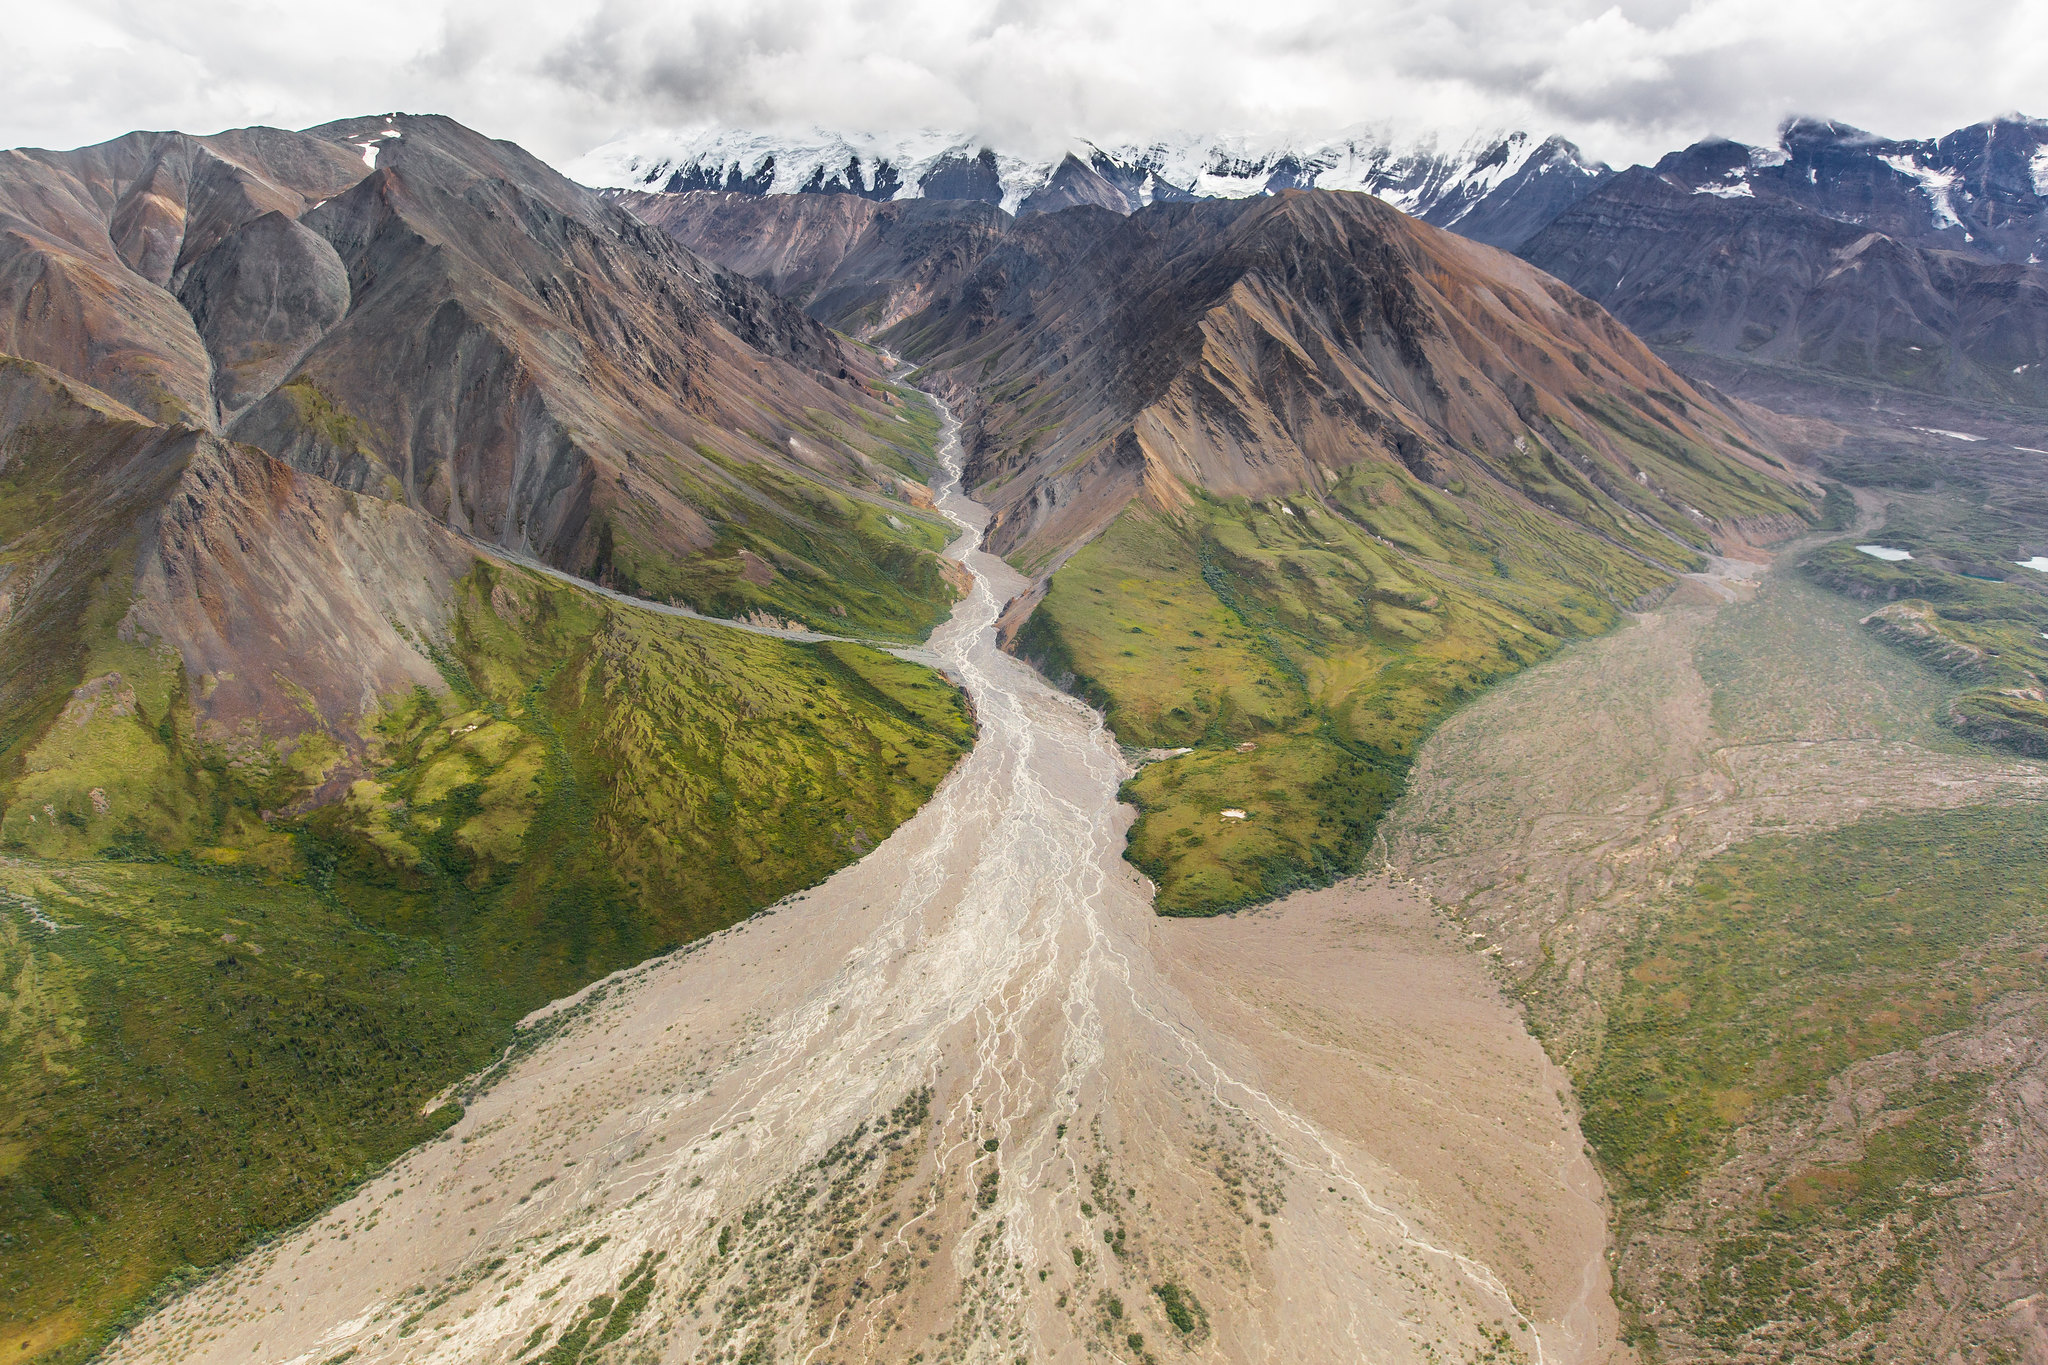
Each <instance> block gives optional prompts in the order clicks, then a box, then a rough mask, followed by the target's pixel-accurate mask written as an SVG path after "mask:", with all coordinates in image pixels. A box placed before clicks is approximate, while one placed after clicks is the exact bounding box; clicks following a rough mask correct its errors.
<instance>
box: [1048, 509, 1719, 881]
mask: <svg viewBox="0 0 2048 1365" xmlns="http://www.w3.org/2000/svg"><path fill="white" fill-rule="evenodd" d="M1480 501H1483V500H1480ZM1487 513H1488V515H1487V517H1486V520H1485V521H1484V523H1483V524H1482V523H1481V522H1480V521H1479V520H1478V519H1477V518H1476V516H1475V515H1474V514H1473V513H1472V512H1471V511H1469V510H1468V509H1467V508H1466V507H1465V506H1463V505H1461V504H1460V503H1459V502H1458V501H1457V500H1455V499H1453V498H1451V497H1448V496H1446V495H1444V494H1443V493H1441V492H1439V491H1438V490H1436V489H1433V488H1431V487H1429V486H1428V485H1427V484H1424V483H1421V482H1420V481H1418V480H1415V479H1413V478H1412V477H1410V476H1407V475H1406V474H1405V472H1404V473H1402V474H1398V475H1397V474H1393V473H1389V472H1387V471H1386V470H1385V469H1384V468H1375V469H1371V470H1366V469H1358V470H1354V471H1352V472H1351V473H1349V474H1348V475H1346V476H1345V478H1343V479H1342V480H1340V481H1339V482H1338V483H1337V485H1336V486H1335V487H1334V488H1333V489H1332V490H1331V492H1330V493H1329V494H1328V495H1327V496H1326V497H1324V498H1322V499H1310V498H1305V497H1296V498H1289V499H1272V500H1269V501H1265V502H1250V501H1247V500H1245V499H1233V500H1228V501H1225V500H1217V499H1210V498H1206V497H1202V496H1200V495H1197V496H1196V497H1195V499H1194V501H1193V502H1192V504H1191V505H1190V506H1189V507H1188V508H1186V509H1185V510H1184V511H1182V512H1180V513H1178V514H1174V515H1168V514H1163V513H1159V512H1156V511H1153V510H1151V509H1149V508H1147V507H1144V506H1142V505H1137V504H1134V505H1133V506H1132V507H1130V508H1128V509H1127V510H1126V511H1125V512H1124V513H1123V514H1122V515H1121V516H1120V517H1118V519H1117V520H1116V521H1115V522H1114V523H1112V524H1111V526H1110V527H1109V529H1108V530H1107V531H1105V532H1104V533H1103V534H1102V535H1101V536H1099V537H1097V538H1096V539H1095V540H1093V541H1091V542H1090V543H1089V544H1087V545H1085V546H1083V547H1082V548H1081V549H1080V550H1079V551H1077V552H1076V553H1075V554H1074V555H1073V556H1072V558H1070V559H1069V560H1068V561H1067V562H1066V564H1065V565H1064V566H1062V567H1061V569H1060V570H1059V571H1058V572H1057V573H1056V574H1055V575H1054V576H1053V579H1052V582H1051V584H1050V587H1049V588H1048V590H1047V593H1046V597H1045V600H1044V601H1043V602H1042V603H1041V604H1040V605H1039V607H1038V609H1037V610H1036V611H1035V612H1034V613H1033V615H1032V616H1031V618H1030V620H1029V621H1028V622H1027V623H1026V624H1025V627H1024V629H1023V631H1022V632H1021V633H1020V635H1019V640H1018V644H1019V648H1020V649H1021V650H1022V651H1023V652H1024V653H1025V654H1026V655H1027V656H1028V657H1030V658H1032V659H1033V660H1034V662H1036V663H1038V664H1039V666H1040V667H1041V668H1043V669H1044V670H1045V671H1046V672H1047V673H1048V674H1049V675H1050V676H1052V677H1053V678H1054V679H1056V680H1058V681H1061V682H1062V683H1064V684H1066V685H1068V686H1071V687H1073V688H1074V689H1075V690H1076V691H1078V692H1079V693H1081V695H1083V696H1085V697H1087V698H1088V699H1089V700H1090V701H1092V702H1093V703H1095V704H1096V705H1099V706H1101V707H1103V708H1104V710H1105V711H1106V713H1107V716H1108V720H1109V723H1110V725H1111V727H1112V728H1114V729H1115V731H1116V733H1117V737H1118V739H1119V740H1121V741H1122V742H1123V743H1124V744H1126V745H1128V746H1133V747H1138V748H1183V747H1185V748H1191V749H1193V750H1194V751H1195V752H1194V753H1193V754H1190V755H1188V756H1185V757H1180V758H1174V759H1171V760H1167V761H1163V762H1159V763H1155V764H1152V765H1150V766H1147V767H1146V768H1144V769H1143V770H1142V771H1141V772H1140V773H1139V775H1138V776H1137V777H1136V778H1135V779H1133V780H1132V781H1131V782H1130V783H1128V784H1127V785H1126V787H1125V796H1126V799H1128V800H1130V801H1132V802H1133V803H1134V804H1136V805H1137V806H1138V808H1139V811H1140V816H1139V819H1138V821H1137V823H1136V824H1135V825H1134V826H1133V828H1132V830H1131V835H1130V846H1129V856H1130V859H1131V861H1132V862H1133V863H1134V864H1136V865H1137V866H1138V867H1139V868H1141V869H1142V870H1143V871H1145V872H1146V873H1147V874H1148V875H1149V876H1151V877H1152V878H1153V880H1154V881H1155V882H1156V883H1157V884H1158V888H1159V892H1158V897H1157V900H1156V905H1157V907H1158V909H1159V910H1160V911H1161V912H1162V913H1166V914H1208V913H1214V912H1216V911H1220V910H1227V909H1230V908H1233V907H1235V906H1240V905H1245V904H1250V903H1254V902H1257V901H1260V900H1265V899H1269V898H1271V897H1273V896H1276V895H1279V894H1282V893H1283V892H1285V891H1288V890H1290V889H1293V888H1295V887H1299V886H1306V885H1320V884H1323V883H1327V882H1328V881H1330V880H1332V879H1333V878H1335V877H1338V876H1342V875H1344V874H1346V873H1349V872H1353V871H1355V870H1357V868H1358V866H1359V863H1360V860H1361V858H1362V857H1363V855H1364V851H1365V848H1366V846H1367V844H1368V842H1369V840H1370V837H1371V832H1372V829H1373V827H1374V824H1375V822H1376V821H1377V819H1378V817H1379V815H1380V813H1381V812H1382V811H1384V810H1385V809H1386V807H1387V805H1388V804H1389V803H1390V802H1391V801H1392V800H1393V799H1394V797H1395V796H1396V795H1398V793H1399V791H1400V786H1401V779H1402V776H1403V774H1404V773H1405V772H1406V771H1407V766H1408V764H1409V763H1410V762H1412V761H1413V758H1414V755H1415V752H1416V749H1417V748H1418V747H1419V746H1420V744H1421V743H1422V741H1423V739H1424V738H1425V737H1426V736H1427V735H1428V733H1429V731H1430V729H1431V728H1432V727H1433V726H1434V725H1435V724H1436V722H1437V721H1438V720H1439V719H1440V718H1441V717H1442V716H1443V715H1444V714H1445V713H1446V712H1447V711H1448V710H1449V709H1450V708H1451V707H1453V706H1456V705H1457V704H1459V703H1460V702H1462V701H1464V700H1466V699H1468V698H1470V697H1473V696H1475V695H1477V694H1478V693H1479V691H1480V690H1481V689H1483V688H1484V687H1486V686H1487V685H1488V684H1490V683H1492V682H1493V681H1495V680H1497V679H1499V678H1501V677H1504V676H1506V675H1508V674H1510V673H1513V672H1515V671H1516V670H1518V669H1520V668H1522V667H1523V666H1524V665H1526V664H1528V663H1530V662H1533V661H1535V660H1537V659H1541V658H1543V657H1545V656H1546V655H1548V654H1550V653H1551V652H1552V651H1554V650H1555V649H1556V648H1557V647H1558V646H1559V645H1560V644H1561V643H1562V642H1563V641H1565V640H1567V639H1570V638H1573V637H1575V636H1581V635H1587V634H1593V633H1596V632H1599V631H1602V630H1605V629H1607V628H1608V627H1610V626H1612V625H1613V624H1614V623H1615V622H1616V621H1618V620H1619V619H1620V617H1621V613H1622V610H1623V609H1624V608H1625V607H1626V606H1627V605H1628V604H1630V603H1632V602H1634V601H1635V600H1637V599H1639V598H1641V597H1643V596H1644V595H1646V594H1650V593H1653V592H1655V591H1656V590H1657V589H1659V588H1661V587H1662V586H1664V585H1665V584H1668V583H1669V582H1670V579H1669V577H1668V575H1666V574H1665V573H1664V572H1663V571H1662V570H1660V569H1658V568H1656V567H1654V566H1653V565H1651V564H1648V563H1646V562H1644V561H1643V560H1642V559H1639V558H1636V557H1634V556H1632V555H1630V554H1627V553H1625V552H1623V551H1622V550H1619V549H1615V548H1613V547H1612V546H1609V545H1607V544H1605V543H1603V542H1601V541H1598V540H1596V539H1593V538H1592V537H1589V536H1586V535H1584V534H1582V533H1580V532H1577V531H1574V530H1572V529H1571V528H1569V527H1567V526H1565V525H1563V524H1562V523H1559V522H1557V521H1555V520H1553V519H1551V518H1548V517H1545V516H1542V515H1541V514H1538V513H1535V512H1532V511H1530V510H1529V509H1528V508H1526V507H1525V506H1521V505H1517V504H1511V503H1507V502H1506V501H1504V500H1503V501H1502V502H1501V503H1500V505H1498V506H1489V507H1488V508H1487ZM1667 548H1668V549H1670V550H1671V551H1673V552H1674V557H1677V556H1681V555H1689V554H1690V551H1687V550H1685V548H1684V547H1682V546H1678V545H1675V544H1669V545H1667ZM1225 811H1243V812H1244V816H1243V818H1241V819H1240V818H1236V817H1233V816H1226V815H1224V814H1223V812H1225Z"/></svg>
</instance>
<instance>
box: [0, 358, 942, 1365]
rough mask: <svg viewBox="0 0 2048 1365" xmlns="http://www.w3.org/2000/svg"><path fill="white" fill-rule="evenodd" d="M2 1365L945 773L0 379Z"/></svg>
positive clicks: (890, 694) (130, 1306)
mask: <svg viewBox="0 0 2048 1365" xmlns="http://www.w3.org/2000/svg"><path fill="white" fill-rule="evenodd" d="M0 443H4V445H0V448H4V449H5V450H6V451H7V458H6V463H5V464H4V466H0V980H4V981H6V982H7V989H6V990H5V991H4V992H0V1354H4V1357H5V1358H6V1359H9V1360H22V1361H45V1360H55V1361H66V1360H81V1359H84V1358H85V1357H87V1356H88V1355H90V1354H91V1353H92V1351H93V1350H94V1349H95V1348H96V1346H97V1344H98V1343H99V1342H101V1341H102V1340H104V1338H105V1336H106V1334H107V1332H108V1330H109V1329H110V1328H111V1327H112V1326H113V1325H114V1324H115V1323H116V1322H117V1321H118V1320H119V1319H120V1318H121V1316H122V1315H123V1314H124V1313H127V1312H130V1311H133V1310H134V1309H135V1308H136V1306H137V1305H138V1304H139V1303H141V1302H142V1301H143V1299H144V1297H145V1296H147V1295H148V1294H149V1293H150V1291H151V1290H152V1288H153V1287H154V1286H158V1285H161V1284H164V1283H166V1280H167V1277H169V1278H170V1279H172V1280H175V1279H176V1278H177V1277H179V1276H182V1275H186V1274H190V1273H192V1268H195V1267H205V1266H208V1265H211V1264H214V1263H216V1262H218V1261H220V1260H221V1259H222V1258H224V1257H226V1256H228V1255H231V1254H233V1253H234V1252H235V1251H237V1250H238V1249H239V1248H241V1247H244V1246H246V1245H248V1244H249V1243H250V1242H251V1241H252V1240H254V1239H257V1238H260V1237H262V1236H263V1235H265V1234H266V1233H268V1232H271V1231H274V1230H276V1229H279V1228H282V1227H285V1226H288V1225H290V1224H292V1223H294V1222H296V1221H297V1220H299V1219H301V1218H304V1217H306V1216H308V1215H310V1214H312V1213H314V1212H315V1211H317V1210H319V1209H320V1208H322V1207H324V1206H325V1205H326V1204H327V1203H328V1202H329V1201H331V1200H332V1199H333V1197H334V1196H335V1195H336V1194H337V1193H339V1192H340V1191H342V1190H344V1189H345V1188H347V1187H348V1185H349V1184H350V1183H351V1182H353V1181H354V1180H356V1179H357V1178H359V1177H360V1176H361V1174H362V1173H363V1172H365V1171H366V1170H369V1169H372V1168H374V1167H376V1166H378V1165H380V1164H382V1163H383V1162H385V1161H388V1160H389V1159H390V1158H391V1157H393V1156H394V1155H396V1154H397V1153H398V1152H400V1151H401V1150H403V1149H404V1148H405V1147H406V1146H408V1145H409V1144H411V1143H414V1142H417V1141H419V1140H421V1139H422V1138H424V1137H427V1136H430V1135H431V1134H432V1133H434V1132H435V1131H437V1130H438V1129H439V1128H440V1127H441V1126H444V1125H445V1123H446V1122H447V1121H448V1119H449V1117H450V1116H451V1115H452V1113H453V1111H452V1110H451V1109H447V1108H445V1107H444V1108H442V1109H439V1110H436V1109H434V1108H433V1106H432V1104H431V1101H432V1099H433V1097H434V1096H435V1095H437V1094H438V1093H440V1092H441V1091H442V1090H443V1089H444V1088H445V1087H447V1086H448V1085H449V1084H450V1083H451V1082H453V1081H455V1080H457V1079H459V1078H460V1077H462V1076H463V1075H465V1074H467V1073H469V1072H471V1071H473V1070H475V1069H477V1068H478V1067H480V1066H482V1065H485V1064H486V1063H488V1061H489V1060H490V1059H491V1058H492V1057H494V1056H496V1055H497V1054H498V1053H499V1052H500V1051H501V1050H502V1049H503V1048H504V1047H505V1046H506V1045H507V1044H508V1043H510V1042H512V1041H513V1039H514V1037H515V1030H514V1025H515V1023H516V1021H517V1020H518V1019H519V1018H520V1017H521V1016H522V1015H524V1014H525V1013H527V1012H528V1011H530V1010H531V1009H532V1008H534V1007H535V1006H536V1005H539V1004H541V1003H543V1002H545V1001H547V1000H549V999H552V998H556V997H558V996H561V995H563V994H566V993H568V992H570V991H572V990H574V989H576V988H578V987H580V986H582V985H584V984H586V983H588V982H590V981H592V980H594V979H596V978H597V977H600V976H602V975H604V974H605V973H607V972H610V971H612V970H614V969H616V968H619V967H622V966H625V965H628V964H630V963H633V962H636V961H640V960H642V959H644V958H646V957H648V956H649V955H651V954H654V953H658V952H660V951H663V950H664V949H666V948H669V947H672V946H674V945H677V944H680V943H684V942H687V941H689V940H690V939H693V938H695V937H698V936H700V935H702V934H705V933H707V932H710V931H712V930H715V929H717V928H720V927H722V926H724V925H727V924H730V923H732V922H733V921H735V920H737V919H739V918H741V917H743V916H744V915H746V914H747V913H749V912H751V911H753V910H755V909H757V908H759V907H761V906H763V905H766V904H768V903H770V902H772V901H774V900H776V899H778V898H780V897H781V896H783V895H785V894H787V893H788V892H790V891H792V890H794V889H796V888H799V887H802V886H805V885H808V884H811V883H813V882H815V881H817V880H818V879H820V878H822V877H824V876H825V875H827V874H828V873H830V872H831V871H833V870H834V869H836V868H838V867H840V866H843V865H844V864H846V863H848V862H850V861H852V860H853V859H855V858H857V857H858V856H859V855H860V854H861V853H862V852H863V851H865V850H866V849H867V848H869V847H871V846H872V845H873V844H874V843H875V842H876V841H878V840H880V839H881V838H883V837H885V836H886V835H887V834H888V833H889V831H890V830H891V829H893V828H894V827H895V826H896V825H897V824H899V823H900V822H901V821H902V820H904V819H905V818H907V817H908V816H909V815H910V814H911V813H912V812H913V811H915V810H916V809H917V807H918V806H919V805H920V804H921V803H922V802H923V801H924V800H925V798H926V797H927V796H928V795H929V794H930V792H931V791H932V789H933V787H934V786H935V785H936V784H937V783H938V781H939V779H940V778H941V777H943V776H944V774H945V773H946V772H947V771H948V770H949V769H950V768H951V766H952V764H953V763H954V761H955V760H956V759H957V758H958V756H959V755H960V754H961V753H962V752H964V751H965V749H966V748H967V747H968V746H969V745H970V744H971V742H972V733H973V727H972V722H971V719H970V717H969V716H968V714H967V712H966V709H965V705H964V702H963V701H962V699H961V697H960V695H959V694H958V692H957V691H956V690H955V689H953V688H952V687H951V686H950V685H948V684H947V683H946V682H945V680H944V679H943V678H941V677H940V676H938V675H937V674H935V673H933V672H931V671H930V670H927V669H924V668H921V667H918V666H915V665H912V664H908V663H904V662H901V661H899V660H897V659H895V658H893V657H891V656H889V655H887V654H884V653H882V652H880V651H877V650H873V649H869V648H866V647H862V646H855V645H846V644H837V643H820V644H796V643H791V642H787V641H783V640H779V639H774V638H769V637H764V636H759V635H752V634H747V633H745V632H741V631H737V630H733V629H730V628H727V627H723V626H718V625H714V624H710V623H706V622H701V621H694V620H690V619H685V618H680V617H675V616H669V615H663V614H658V613H656V612H653V611H650V610H645V609H641V608H636V607H632V606H629V605H625V604H622V603H620V602H618V601H615V600H612V599H609V598H605V597H601V596H598V595H595V594H591V593H588V592H585V591H582V590H580V589H578V588H575V587H572V586H569V585H566V584H564V583H561V582H559V581H557V580H554V579H551V578H546V577H543V576H540V575H538V574H534V573H531V572H528V571H526V570H523V569H519V568H516V567H508V566H505V565H502V564H499V563H495V562H493V561H490V560H487V559H483V558H480V557H478V555H477V554H476V553H475V552H474V551H473V550H472V549H471V548H470V547H469V546H467V545H466V544H464V543H462V542H460V541H457V540H456V539H455V538H453V537H452V536H449V535H448V534H447V533H445V532H443V531H441V530H440V529H439V528H438V527H435V526H433V525H432V524H431V523H429V522H427V521H426V520H425V519H424V518H422V517H420V516H418V514H416V513H413V512H411V511H409V510H407V509H405V508H402V507H398V506H395V505H393V504H390V503H385V502H383V501H381V500H379V499H375V498H368V497H361V496H358V495H352V494H349V493H345V492H343V491H342V490H340V489H338V488H335V487H334V486H332V485H330V484H326V483H323V482H322V481H320V480H317V479H314V478H311V477H310V476H307V475H303V474H297V473H295V472H293V471H291V470H290V469H288V468H286V467H285V466H283V465H281V464H279V463H278V462H276V461H274V460H271V459H269V458H268V457H266V456H264V455H262V454H261V452H258V451H255V450H252V449H249V448H247V447H242V446H235V445H232V444H229V443H226V442H223V441H220V440H218V439H216V438H214V437H211V436H208V435H206V434H204V433H201V432H196V431H193V430H190V429H186V428H180V427H175V426H173V427H162V426H157V425H155V424H153V423H150V422H147V421H145V420H143V419H142V418H140V417H138V416H137V415H136V414H135V413H133V412H131V411H129V410H127V409H125V408H123V407H121V405H119V404H118V403H115V402H113V401H112V400H111V399H107V398H106V397H105V396H104V395H100V394H96V393H94V392H93V391H92V390H89V389H86V388H84V387H83V386H81V385H78V384H76V383H74V382H71V381H66V380H63V379H61V378H60V377H58V376H55V375H53V374H51V373H50V372H49V371H46V370H42V369H40V368H39V367H35V366H30V365H26V364H23V363H20V362H7V363H6V364H5V365H4V366H0Z"/></svg>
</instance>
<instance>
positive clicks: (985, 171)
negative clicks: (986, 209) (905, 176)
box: [917, 147, 1003, 204]
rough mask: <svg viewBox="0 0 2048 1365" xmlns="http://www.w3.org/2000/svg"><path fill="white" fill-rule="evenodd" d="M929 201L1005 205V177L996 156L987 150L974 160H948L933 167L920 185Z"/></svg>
mask: <svg viewBox="0 0 2048 1365" xmlns="http://www.w3.org/2000/svg"><path fill="white" fill-rule="evenodd" d="M917 188H918V191H919V193H921V194H923V195H924V197H925V198H927V199H966V200H971V201H973V202H975V203H980V204H1000V203H1002V202H1003V177H1002V173H1001V172H999V171H998V170H997V169H996V154H995V152H994V151H993V150H991V149H990V148H987V147H984V148H982V149H981V150H980V151H979V152H978V153H976V154H975V155H974V156H971V157H965V156H947V157H941V158H940V159H939V160H938V161H937V162H935V163H933V165H932V168H931V169H930V170H928V171H926V172H925V173H924V178H923V179H921V180H919V181H918V183H917Z"/></svg>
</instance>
